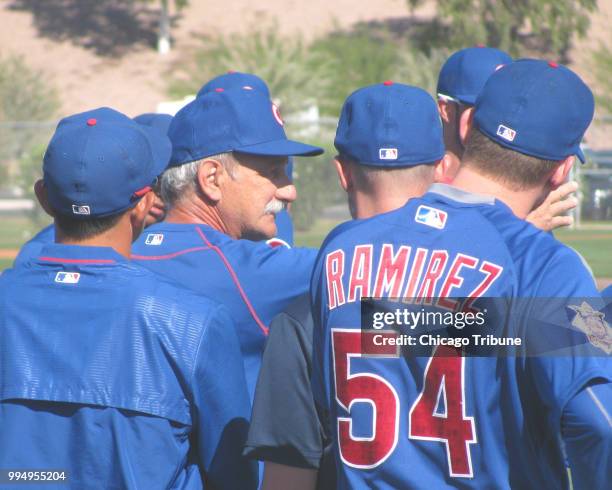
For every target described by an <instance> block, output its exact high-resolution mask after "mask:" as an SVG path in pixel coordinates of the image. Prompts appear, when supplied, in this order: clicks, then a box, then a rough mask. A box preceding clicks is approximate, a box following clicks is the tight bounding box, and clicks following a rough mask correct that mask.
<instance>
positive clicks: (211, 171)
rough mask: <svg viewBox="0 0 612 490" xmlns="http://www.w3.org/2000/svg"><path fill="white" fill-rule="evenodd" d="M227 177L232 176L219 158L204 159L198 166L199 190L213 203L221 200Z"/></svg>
mask: <svg viewBox="0 0 612 490" xmlns="http://www.w3.org/2000/svg"><path fill="white" fill-rule="evenodd" d="M226 179H231V177H230V176H229V175H228V173H227V171H226V170H225V167H224V166H223V165H222V164H221V162H218V161H217V160H204V161H203V162H202V164H201V165H200V167H199V168H198V179H197V180H198V190H199V192H201V194H202V195H203V196H205V197H206V198H207V199H209V200H210V201H212V202H213V203H217V202H219V201H220V200H221V196H222V192H221V186H222V185H223V183H224V181H225V180H226Z"/></svg>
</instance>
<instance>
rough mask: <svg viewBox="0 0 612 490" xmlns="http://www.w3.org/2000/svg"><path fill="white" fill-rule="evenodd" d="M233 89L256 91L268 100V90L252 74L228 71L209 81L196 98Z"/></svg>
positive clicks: (263, 83) (264, 83)
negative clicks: (221, 90) (218, 90)
mask: <svg viewBox="0 0 612 490" xmlns="http://www.w3.org/2000/svg"><path fill="white" fill-rule="evenodd" d="M233 88H245V89H247V90H258V91H259V92H261V93H263V94H265V95H266V97H268V98H270V89H269V88H268V86H267V85H266V82H264V81H263V80H262V79H261V78H259V77H258V76H257V75H253V74H252V73H241V72H238V71H228V72H227V73H224V74H223V75H219V76H218V77H215V78H213V79H212V80H209V81H208V82H206V84H204V86H203V87H202V88H201V89H200V91H199V92H198V95H197V96H196V97H200V96H202V95H205V94H207V93H209V92H214V91H215V90H217V89H224V90H231V89H233Z"/></svg>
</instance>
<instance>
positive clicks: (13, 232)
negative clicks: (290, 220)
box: [0, 216, 612, 279]
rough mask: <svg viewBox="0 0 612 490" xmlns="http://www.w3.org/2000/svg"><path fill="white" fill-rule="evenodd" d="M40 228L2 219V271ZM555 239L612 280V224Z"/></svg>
mask: <svg viewBox="0 0 612 490" xmlns="http://www.w3.org/2000/svg"><path fill="white" fill-rule="evenodd" d="M336 225H337V222H335V221H332V220H323V219H320V220H318V221H317V222H316V223H315V225H314V226H313V227H312V229H310V230H309V231H305V232H296V234H295V242H296V245H300V246H307V247H318V246H319V245H320V244H321V242H322V241H323V238H324V237H325V235H326V234H327V233H328V232H329V231H330V230H331V229H332V228H333V227H334V226H336ZM39 227H40V226H39V225H34V224H33V223H32V222H31V221H30V220H29V219H28V218H24V217H13V216H11V217H3V218H1V219H0V270H2V269H5V268H7V267H9V266H10V265H11V264H12V261H13V257H14V255H15V253H16V251H17V250H18V249H19V247H20V246H21V245H22V244H23V243H24V242H26V241H27V240H28V239H29V238H31V237H32V236H33V235H34V234H35V233H36V232H37V231H38V229H39ZM555 236H556V237H557V238H558V239H559V240H561V241H562V242H564V243H566V244H567V245H569V246H570V247H572V248H574V249H575V250H577V251H578V252H579V253H580V254H582V256H583V257H584V258H585V259H586V261H587V262H588V263H589V265H590V266H591V268H592V269H593V272H594V273H595V276H596V277H597V278H600V279H601V278H607V279H612V260H611V259H612V223H584V224H583V226H582V228H581V229H580V230H561V231H557V232H555Z"/></svg>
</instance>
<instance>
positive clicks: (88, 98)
mask: <svg viewBox="0 0 612 490" xmlns="http://www.w3.org/2000/svg"><path fill="white" fill-rule="evenodd" d="M126 5H127V6H126ZM156 7H157V2H151V3H148V4H147V3H131V2H126V1H119V0H116V1H106V2H100V1H97V0H44V1H40V0H0V26H2V29H0V46H2V48H1V51H0V52H2V53H13V54H18V55H20V56H22V57H23V58H25V60H26V61H27V62H28V64H30V65H31V66H33V67H35V68H37V69H40V70H44V73H45V76H48V77H49V78H50V79H51V81H52V82H53V83H54V84H55V85H56V86H57V87H58V89H59V91H60V95H61V100H62V106H61V111H60V112H61V114H68V113H73V112H78V111H82V110H86V109H89V108H92V107H95V106H101V105H109V106H113V107H115V108H117V109H119V110H121V111H123V112H125V113H127V114H129V115H135V114H138V113H141V112H147V111H153V110H155V107H156V106H157V104H158V102H160V101H163V100H166V94H165V90H166V86H165V81H164V74H165V73H167V72H168V70H170V69H171V67H172V66H173V64H175V63H176V62H177V61H178V60H180V57H181V55H183V54H184V53H185V51H186V50H187V49H188V48H189V46H191V45H193V44H194V42H195V39H196V37H197V35H201V34H212V33H216V32H232V31H237V30H240V29H244V28H245V27H247V26H250V25H252V24H253V23H258V22H270V21H272V20H276V22H277V25H278V28H279V30H280V31H281V32H282V33H286V34H290V33H294V32H300V33H302V35H303V36H304V37H305V38H307V39H308V38H312V37H314V36H316V35H319V34H321V33H324V32H327V31H329V30H331V29H333V28H334V26H340V27H350V26H352V25H354V24H355V23H358V22H364V21H384V20H401V19H402V18H406V17H407V16H408V15H409V12H408V9H407V7H406V2H405V0H309V1H307V2H306V1H299V0H261V1H257V2H253V1H251V0H224V1H223V2H211V1H205V0H190V2H189V5H188V6H187V7H186V8H185V9H183V10H182V11H181V13H180V14H179V16H178V18H176V19H175V25H174V28H173V36H174V47H173V50H172V51H171V53H170V54H168V55H165V56H161V55H158V54H157V52H156V51H155V50H154V49H152V48H151V46H152V45H153V44H154V42H155V33H156V28H157V27H156V22H157V9H156ZM599 9H600V10H599V12H598V13H597V14H596V15H594V16H593V19H592V23H591V28H590V30H589V36H588V38H587V39H584V40H580V41H578V42H577V43H576V45H575V46H574V48H573V49H572V51H571V52H570V58H571V60H572V66H573V67H574V69H576V70H577V71H578V72H579V73H580V74H581V75H582V76H583V77H584V78H585V79H586V80H587V81H592V76H591V72H590V70H589V68H588V59H587V58H588V56H587V53H588V51H589V50H590V49H591V48H592V47H594V46H597V45H598V44H599V43H603V42H612V36H611V35H610V34H609V26H610V21H612V0H600V1H599ZM134 12H135V14H134ZM432 13H433V7H432V4H431V2H426V3H425V5H424V6H422V7H420V8H419V9H418V10H417V11H416V12H415V14H416V15H417V16H419V17H423V18H426V17H431V15H432ZM109 19H110V20H109ZM135 19H138V22H135ZM204 81H205V80H202V82H204ZM610 127H612V126H609V127H608V128H607V129H609V128H610ZM606 132H608V131H599V133H601V134H594V135H592V136H591V138H590V143H591V144H592V146H595V147H597V146H601V144H600V143H601V142H603V143H604V144H605V143H608V146H609V141H608V140H610V138H609V134H608V135H606ZM595 133H597V132H595ZM608 133H609V132H608Z"/></svg>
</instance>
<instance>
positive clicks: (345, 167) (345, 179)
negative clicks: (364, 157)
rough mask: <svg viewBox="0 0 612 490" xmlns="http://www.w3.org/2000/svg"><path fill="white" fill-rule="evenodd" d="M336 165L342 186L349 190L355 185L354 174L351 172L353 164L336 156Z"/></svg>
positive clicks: (346, 190)
mask: <svg viewBox="0 0 612 490" xmlns="http://www.w3.org/2000/svg"><path fill="white" fill-rule="evenodd" d="M334 165H335V167H336V172H338V180H339V181H340V187H342V188H343V189H344V191H345V192H348V191H349V189H351V188H352V186H353V176H352V172H351V165H350V163H348V162H343V161H342V160H341V159H340V158H338V157H336V158H334Z"/></svg>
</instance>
